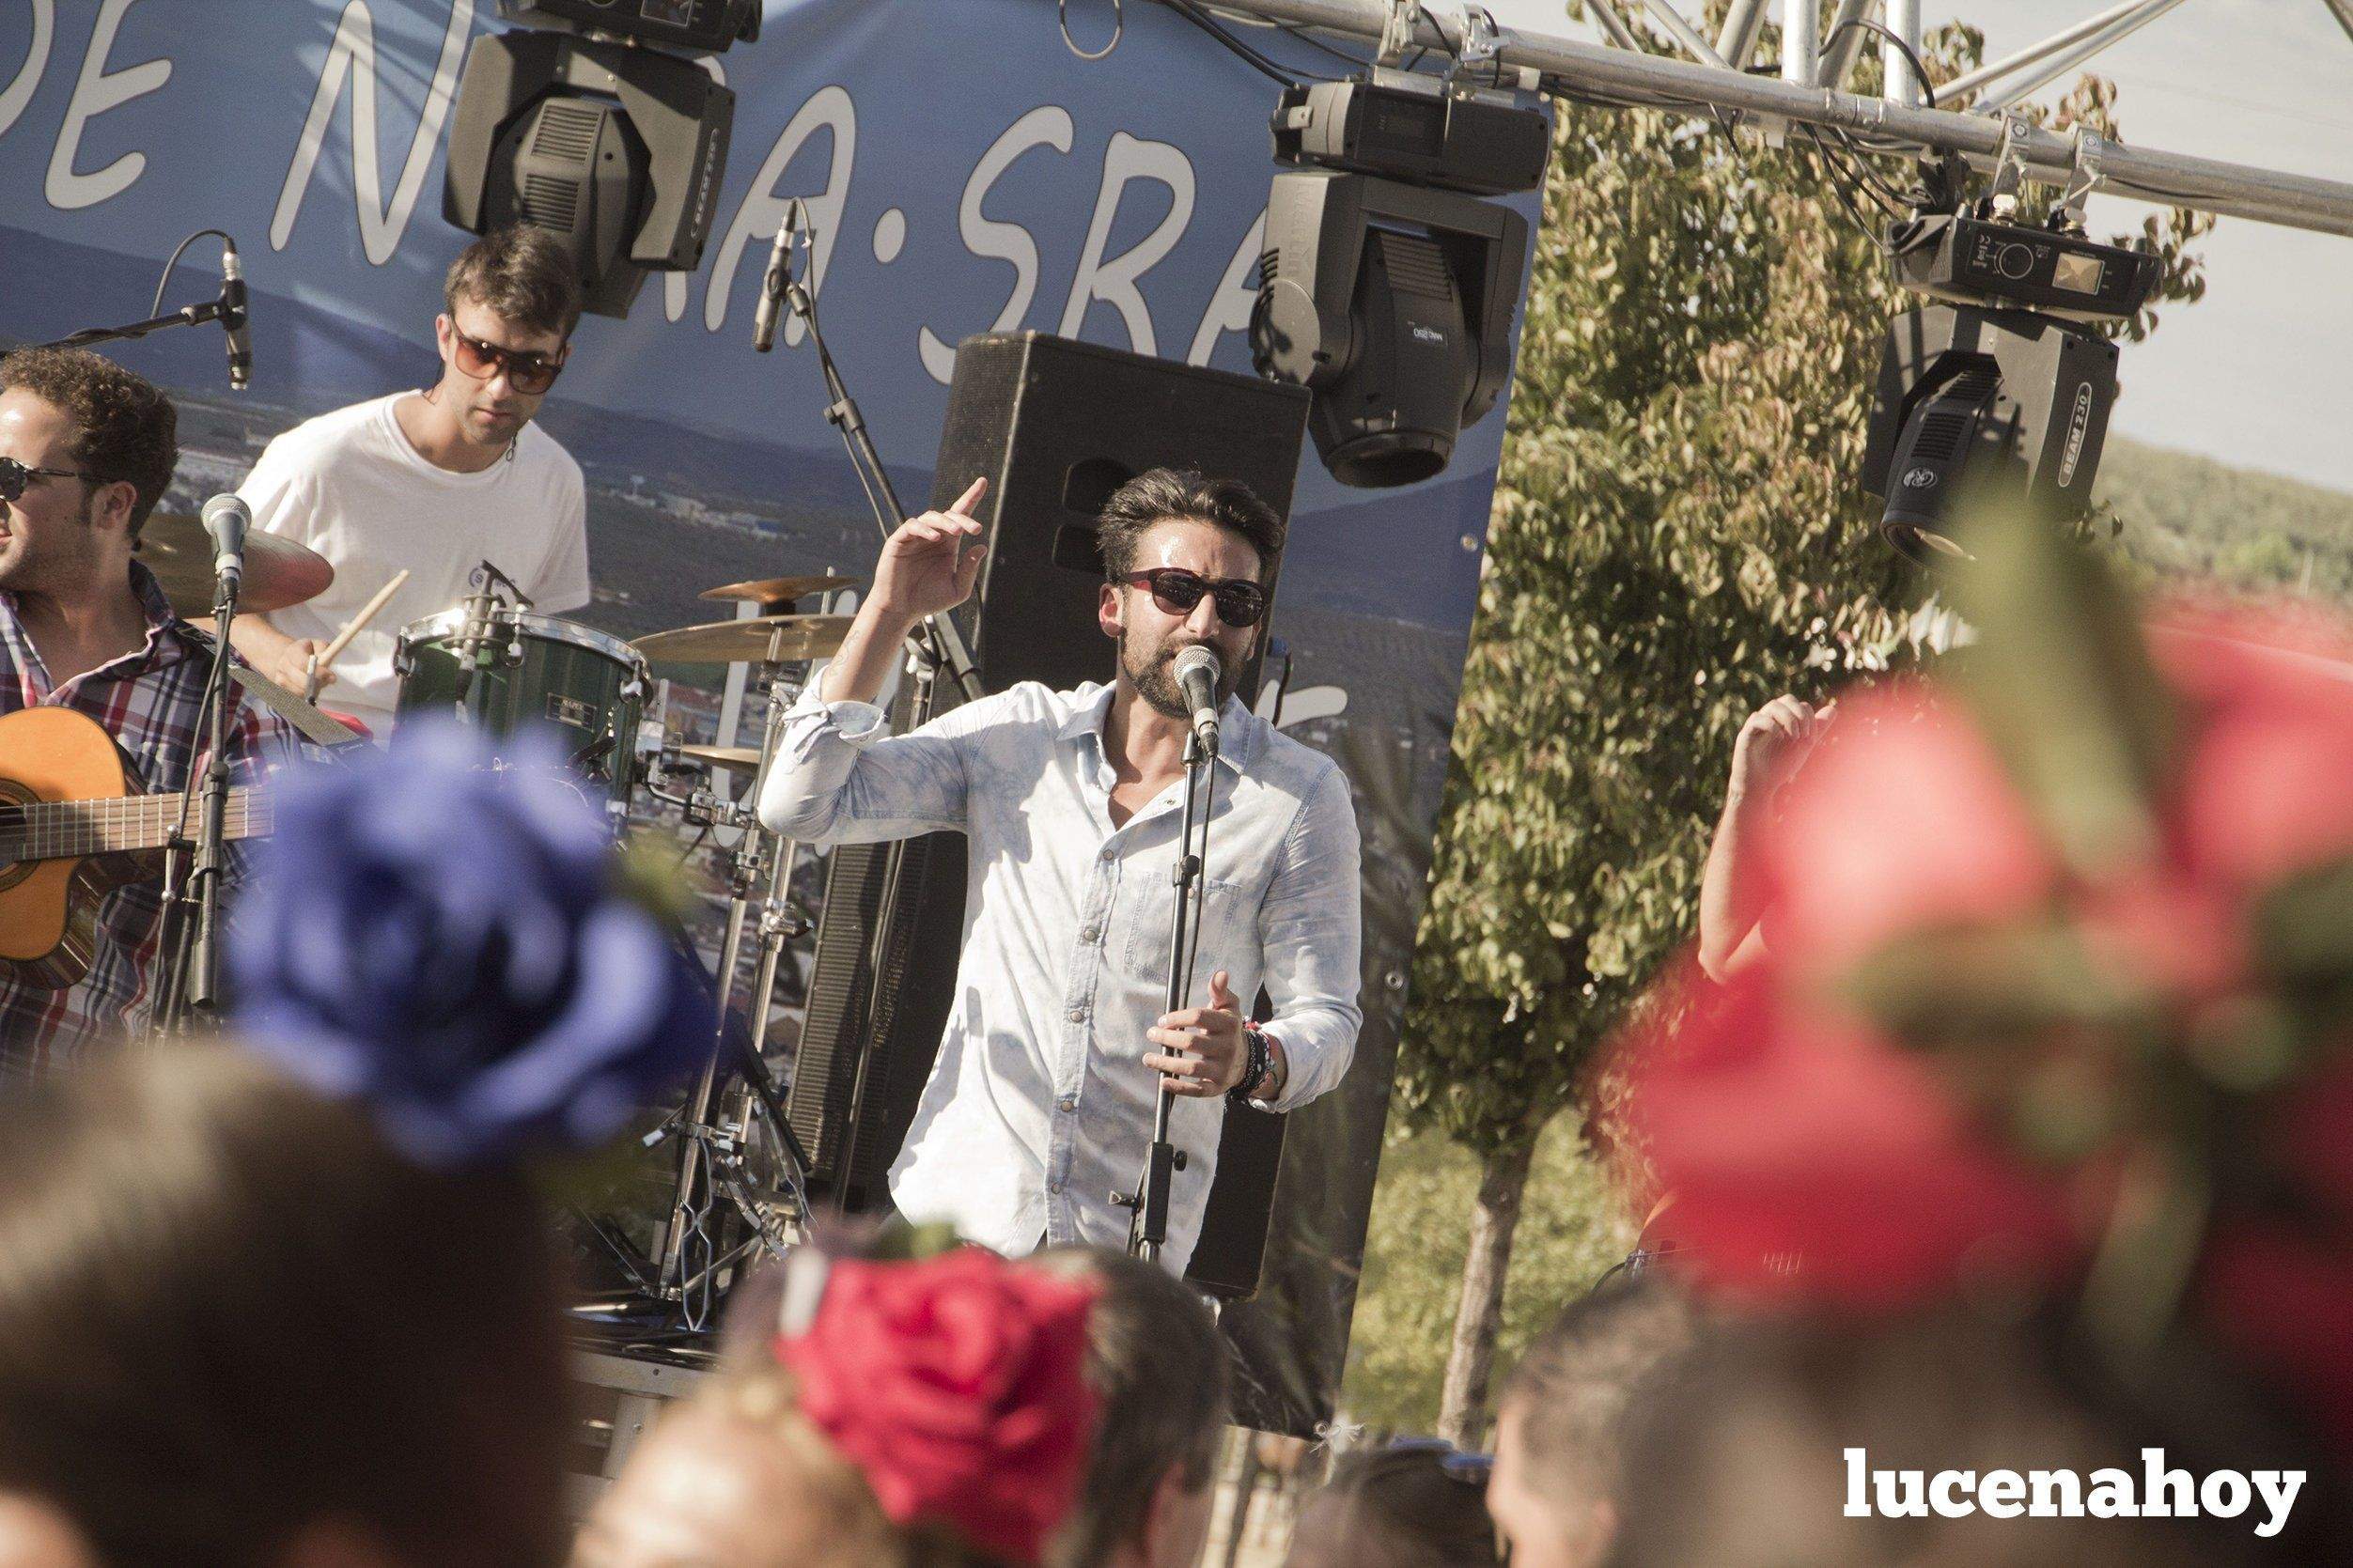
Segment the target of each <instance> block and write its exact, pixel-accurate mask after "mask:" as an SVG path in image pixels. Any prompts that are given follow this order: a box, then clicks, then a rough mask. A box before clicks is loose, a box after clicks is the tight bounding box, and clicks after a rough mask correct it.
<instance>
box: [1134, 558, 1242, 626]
mask: <svg viewBox="0 0 2353 1568" xmlns="http://www.w3.org/2000/svg"><path fill="white" fill-rule="evenodd" d="M1120 581H1121V582H1125V583H1127V584H1128V586H1129V587H1130V588H1149V589H1150V590H1152V602H1153V603H1154V604H1157V605H1159V606H1160V607H1161V609H1162V610H1164V611H1166V612H1167V613H1170V614H1172V615H1190V614H1192V607H1193V606H1194V605H1196V604H1199V603H1200V602H1201V596H1202V595H1204V594H1209V595H1212V596H1214V597H1215V598H1216V599H1217V618H1218V619H1219V620H1221V621H1223V622H1224V623H1225V624H1226V625H1227V626H1256V625H1257V624H1258V621H1259V619H1260V617H1262V616H1263V615H1265V614H1266V613H1267V591H1266V590H1265V589H1264V588H1261V587H1260V586H1258V584H1256V583H1255V582H1252V581H1250V579H1248V578H1246V577H1228V578H1223V579H1221V580H1220V581H1218V582H1210V581H1209V580H1208V578H1206V577H1203V576H1202V575H1201V574H1200V573H1198V572H1190V571H1187V570H1185V568H1184V567H1154V568H1153V569H1152V570H1150V571H1131V572H1130V573H1129V574H1128V575H1127V576H1126V577H1124V578H1122V579H1120Z"/></svg>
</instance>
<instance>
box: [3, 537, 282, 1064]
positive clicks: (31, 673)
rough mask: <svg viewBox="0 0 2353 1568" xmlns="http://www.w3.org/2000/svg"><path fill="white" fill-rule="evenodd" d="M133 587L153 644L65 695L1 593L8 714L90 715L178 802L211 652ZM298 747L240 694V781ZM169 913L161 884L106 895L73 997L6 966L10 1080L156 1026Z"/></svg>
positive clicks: (141, 781) (233, 744) (147, 586)
mask: <svg viewBox="0 0 2353 1568" xmlns="http://www.w3.org/2000/svg"><path fill="white" fill-rule="evenodd" d="M131 586H132V591H133V592H134V593H136V594H137V595H138V596H139V604H140V607H141V608H142V609H143V610H145V611H146V613H147V620H148V634H147V644H146V645H145V646H144V647H142V648H141V649H140V650H139V651H138V652H136V653H131V654H125V655H124V656H123V657H122V658H120V659H117V660H114V661H113V662H111V663H108V664H102V665H101V666H99V667H98V668H97V669H95V670H91V671H89V672H88V673H86V674H85V675H77V676H75V677H74V678H73V679H71V680H70V681H68V682H66V683H65V684H64V685H63V686H56V687H53V686H52V685H51V683H50V678H49V671H48V669H47V667H46V666H44V665H43V664H42V663H41V660H40V654H39V650H38V649H36V648H35V647H34V646H33V641H32V639H31V638H30V637H28V636H26V635H25V632H24V623H23V621H22V620H20V619H18V616H17V603H16V596H15V595H13V594H8V593H0V714H8V713H14V712H17V711H18V710H20V709H23V708H27V707H36V706H48V707H70V708H72V709H74V710H76V711H77V712H80V713H84V714H86V715H88V716H89V717H90V718H92V719H94V720H96V721H97V722H98V723H99V726H100V727H101V728H102V729H104V730H105V731H106V733H107V734H109V735H111V736H113V737H115V740H116V742H117V744H118V745H119V746H120V747H121V748H122V750H123V753H124V754H125V756H126V758H127V759H128V769H129V772H130V775H131V778H132V787H133V788H136V789H140V790H144V791H147V792H148V793H161V792H164V791H177V790H179V788H180V787H181V786H182V785H183V784H186V782H187V780H188V775H189V773H190V772H191V771H192V770H196V771H200V770H201V768H202V767H203V766H204V759H203V758H201V757H199V756H198V755H197V754H196V746H197V744H198V741H199V738H200V737H201V736H202V733H203V729H204V688H205V677H206V676H207V675H209V674H210V670H211V659H210V651H209V650H210V645H211V644H210V640H209V639H206V638H203V637H201V636H200V635H199V634H198V633H197V632H196V630H195V628H193V627H191V626H190V625H188V623H187V622H185V621H183V620H181V619H179V616H177V615H175V614H173V613H172V608H171V606H170V604H168V603H167V602H166V601H165V600H164V593H163V590H162V589H161V588H159V587H158V586H157V585H156V582H155V578H154V576H153V574H152V573H150V572H149V571H148V569H147V567H143V566H141V565H139V564H138V563H136V562H133V563H132V567H131ZM299 744H300V742H299V737H297V736H296V734H295V732H294V731H293V729H292V728H291V727H290V726H289V725H288V724H287V722H286V721H284V720H283V719H280V718H279V717H278V716H277V715H276V714H274V713H272V712H270V711H269V710H268V709H267V708H263V707H260V706H257V705H256V704H255V703H254V702H253V701H252V700H251V699H250V698H248V697H246V696H245V695H244V694H243V693H242V691H241V692H240V693H239V695H238V704H237V707H236V708H235V710H234V724H233V728H232V731H231V739H230V743H229V754H230V758H231V763H232V766H233V767H234V768H236V769H237V771H238V773H239V774H240V776H241V777H242V778H244V779H247V780H250V779H251V778H252V777H253V776H254V774H255V772H256V770H257V768H262V767H266V766H270V765H274V764H275V763H278V762H281V761H288V760H291V759H293V758H294V757H296V756H298V755H299V754H300V753H299V751H298V750H297V748H298V746H299ZM7 772H8V758H6V757H4V756H0V776H5V775H6V773H7ZM231 848H232V851H234V849H235V846H231ZM241 870H242V864H241V858H240V857H239V856H238V855H237V854H235V853H232V854H231V855H230V856H229V859H228V862H227V871H228V878H229V880H228V884H227V885H228V886H234V883H235V879H236V877H237V876H238V875H239V873H240V871H241ZM162 914H163V888H162V886H161V884H160V882H156V881H148V882H137V883H133V884H132V885H131V886H128V887H122V888H117V889H116V890H115V891H114V892H112V893H108V894H107V895H106V896H105V898H104V899H102V900H101V902H100V904H99V906H98V924H97V930H96V932H95V937H96V940H95V942H94V944H93V945H94V948H95V953H94V955H93V957H92V959H91V963H90V971H89V973H88V974H87V975H86V976H84V977H83V979H82V980H81V982H80V983H79V984H77V985H74V986H69V987H67V988H65V989H63V990H53V989H49V988H47V987H44V986H35V985H31V984H28V983H27V982H25V981H24V980H23V978H21V977H20V976H19V975H18V974H16V973H15V972H13V971H12V970H9V969H8V967H7V966H5V965H0V1081H8V1080H13V1079H25V1078H30V1077H33V1076H35V1075H37V1074H39V1073H42V1072H45V1071H46V1070H48V1069H49V1068H50V1067H52V1066H55V1065H58V1064H62V1063H69V1062H70V1061H72V1060H73V1057H74V1055H75V1054H76V1053H77V1052H78V1051H79V1050H80V1049H81V1048H84V1047H85V1046H87V1045H90V1044H92V1043H93V1042H100V1041H105V1040H110V1039H114V1038H117V1037H119V1036H121V1035H124V1034H128V1033H132V1032H136V1031H137V1030H139V1029H140V1028H142V1027H143V1026H144V1025H145V1024H146V1022H147V1020H148V1013H149V1011H150V1009H151V1007H152V1004H153V997H152V986H151V984H150V982H151V981H152V979H153V978H154V976H153V972H152V971H153V970H154V967H155V953H156V945H157V942H158V939H159V938H160V936H161V926H162V924H163V923H162Z"/></svg>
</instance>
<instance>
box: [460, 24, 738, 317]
mask: <svg viewBox="0 0 2353 1568" xmlns="http://www.w3.org/2000/svg"><path fill="white" fill-rule="evenodd" d="M573 12H597V13H599V19H598V23H597V27H596V29H595V30H594V31H586V30H583V31H581V32H579V33H578V35H577V36H575V34H574V33H573V32H569V31H551V30H547V29H549V28H551V27H553V26H555V25H557V24H570V25H574V26H578V27H581V28H583V29H584V28H585V26H586V24H585V23H576V22H575V21H574V19H573V17H572V16H571V14H570V13H573ZM505 14H506V15H507V16H508V17H509V18H511V19H514V20H519V21H522V22H524V23H529V24H530V25H531V26H533V27H534V28H535V29H538V30H533V31H525V32H506V33H490V34H485V35H484V36H483V37H481V38H479V39H475V43H474V47H473V50H472V52H471V53H470V54H467V56H466V68H465V73H464V75H463V77H462V78H461V79H460V84H459V87H458V103H457V108H456V112H455V113H454V114H453V115H452V116H451V119H450V129H449V161H448V173H447V177H446V179H445V180H444V184H443V188H442V215H443V216H444V218H446V219H447V220H448V221H449V222H450V223H452V224H455V225H457V226H458V227H460V228H463V229H469V230H471V231H473V232H474V233H476V234H484V233H488V232H489V231H490V230H491V229H493V228H498V227H501V226H503V225H507V224H515V223H524V224H531V225H535V226H537V227H539V228H544V229H546V230H548V231H549V232H550V233H552V234H553V235H555V236H556V237H557V238H558V239H560V240H562V241H564V242H565V244H566V247H567V248H568V249H569V251H570V252H571V256H572V260H573V263H574V264H575V265H576V266H577V267H578V268H579V269H580V279H581V287H582V290H583V294H584V305H585V307H586V308H587V309H588V310H590V311H592V312H594V313H595V314H597V315H600V316H613V317H624V316H627V315H628V314H629V309H630V305H631V302H632V301H634V300H635V299H636V297H637V290H638V288H639V287H641V286H642V285H643V284H644V283H645V281H646V275H647V273H648V272H693V270H694V269H695V268H696V267H698V266H700V265H701V264H702V259H703V246H704V244H705V243H706V242H707V241H709V238H710V229H711V221H712V216H713V214H714V212H715V211H716V210H717V208H718V201H719V185H720V180H721V179H723V178H724V177H725V174H726V169H727V137H728V132H729V129H730V127H731V125H732V124H733V122H734V118H735V94H734V93H733V92H731V91H729V90H728V89H727V88H726V87H724V86H722V85H720V84H719V83H718V82H717V81H716V80H715V79H714V78H713V77H712V76H711V75H710V73H709V72H708V71H706V70H703V69H702V68H701V67H700V66H698V65H696V64H695V63H694V62H693V60H691V59H688V58H686V57H684V56H682V55H680V54H665V53H662V51H661V50H659V49H654V48H649V47H645V46H644V44H645V41H647V40H652V41H667V42H673V43H676V44H678V46H679V47H681V48H684V49H688V50H690V51H693V52H695V53H704V54H709V53H713V52H716V51H717V50H720V49H725V48H726V47H727V45H728V43H730V42H732V41H734V40H735V39H740V38H750V37H752V36H754V35H756V33H757V31H758V27H759V8H758V6H757V5H756V3H754V4H751V5H750V8H749V9H748V11H747V10H744V9H743V8H742V0H725V3H724V4H723V3H722V0H628V3H624V0H601V3H600V0H532V3H528V4H516V3H514V0H507V4H506V7H505ZM747 16H748V18H749V21H748V23H747V22H746V21H745V20H744V19H745V18H746V17H747ZM663 22H668V23H671V24H672V25H670V27H669V28H668V30H667V31H662V30H659V29H658V28H657V27H656V24H657V23H663Z"/></svg>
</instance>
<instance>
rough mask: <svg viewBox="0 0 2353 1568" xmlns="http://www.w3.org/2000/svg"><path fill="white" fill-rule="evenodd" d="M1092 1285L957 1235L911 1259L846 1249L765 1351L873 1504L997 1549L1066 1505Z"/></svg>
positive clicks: (1025, 1542)
mask: <svg viewBox="0 0 2353 1568" xmlns="http://www.w3.org/2000/svg"><path fill="white" fill-rule="evenodd" d="M1097 1295H1098V1289H1097V1287H1095V1286H1094V1285H1092V1284H1090V1283H1087V1282H1084V1281H1073V1280H1067V1279H1060V1278H1056V1277H1053V1276H1051V1275H1047V1274H1044V1273H1042V1272H1039V1271H1036V1270H1034V1269H1023V1268H1017V1267H1015V1266H1014V1265H1011V1264H1008V1263H1006V1262H1005V1260H1004V1259H1002V1258H999V1257H997V1256H996V1255H995V1254H993V1253H990V1252H985V1251H982V1250H979V1249H977V1248H969V1247H968V1248H961V1249H958V1250H956V1251H953V1252H949V1253H946V1254H944V1255H943V1256H941V1257H937V1258H931V1259H927V1260H925V1261H923V1262H920V1263H867V1262H863V1261H859V1260H855V1259H845V1260H842V1261H839V1262H836V1263H835V1264H834V1265H833V1269H832V1271H831V1273H830V1274H829V1275H828V1276H827V1279H826V1285H825V1296H824V1299H823V1300H822V1301H821V1302H820V1303H819V1305H818V1312H817V1316H816V1318H815V1319H814V1320H813V1321H812V1322H811V1323H810V1325H809V1328H808V1331H807V1332H806V1333H804V1334H802V1335H799V1336H797V1337H789V1338H780V1339H779V1340H778V1341H777V1347H776V1348H777V1355H778V1356H779V1357H780V1358H782V1359H783V1360H784V1361H785V1363H786V1364H787V1366H789V1367H790V1368H791V1369H792V1371H793V1374H794V1375H795V1376H796V1377H797V1378H798V1380H799V1382H800V1403H801V1410H802V1413H803V1415H805V1416H807V1417H808V1419H809V1421H811V1422H812V1423H813V1424H815V1425H816V1427H817V1428H818V1431H820V1432H822V1433H823V1434H825V1436H826V1437H827V1439H828V1440H829V1441H831V1442H832V1443H833V1445H834V1448H835V1449H836V1450H837V1451H838V1452H840V1453H841V1454H842V1455H843V1456H844V1457H845V1458H847V1459H849V1461H850V1462H851V1463H852V1464H854V1465H856V1466H857V1467H858V1468H859V1469H860V1471H862V1472H863V1473H864V1474H865V1478H866V1483H867V1484H868V1485H870V1486H872V1487H873V1488H874V1495H875V1497H876V1498H877V1499H878V1500H879V1501H880V1503H881V1504H882V1511H883V1513H885V1514H888V1515H889V1516H890V1517H891V1518H892V1519H893V1520H895V1521H896V1522H897V1523H899V1524H901V1525H912V1524H916V1523H922V1522H935V1523H940V1524H943V1525H946V1526H947V1527H949V1528H950V1529H953V1530H955V1531H956V1532H957V1533H958V1535H960V1536H961V1537H962V1538H963V1539H964V1540H966V1541H968V1542H969V1543H971V1544H972V1545H975V1546H978V1547H980V1548H982V1549H983V1550H985V1551H988V1552H990V1553H993V1554H995V1555H996V1556H998V1557H1001V1558H1004V1559H1005V1560H1008V1561H1012V1562H1021V1563H1029V1562H1035V1561H1036V1560H1037V1559H1038V1555H1039V1553H1040V1551H1041V1550H1042V1549H1043V1547H1044V1545H1045V1542H1046V1539H1047V1537H1048V1536H1049V1535H1050V1534H1051V1533H1052V1531H1053V1529H1055V1528H1056V1527H1057V1526H1059V1525H1060V1524H1061V1523H1062V1521H1063V1520H1064V1519H1065V1518H1066V1517H1067V1515H1068V1514H1069V1512H1070V1509H1071V1505H1072V1504H1073V1502H1074V1501H1075V1500H1076V1498H1077V1497H1078V1489H1079V1483H1080V1481H1081V1479H1082V1477H1083V1473H1084V1471H1085V1467H1086V1457H1087V1452H1088V1447H1089V1445H1090V1444H1091V1443H1092V1441H1093V1439H1094V1433H1095V1411H1096V1401H1095V1394H1094V1390H1093V1389H1091V1388H1090V1387H1089V1386H1088V1384H1087V1381H1086V1376H1085V1365H1086V1345H1087V1337H1086V1323H1087V1312H1088V1310H1089V1308H1090V1307H1091V1306H1092V1305H1093V1303H1094V1301H1095V1297H1096V1296H1097Z"/></svg>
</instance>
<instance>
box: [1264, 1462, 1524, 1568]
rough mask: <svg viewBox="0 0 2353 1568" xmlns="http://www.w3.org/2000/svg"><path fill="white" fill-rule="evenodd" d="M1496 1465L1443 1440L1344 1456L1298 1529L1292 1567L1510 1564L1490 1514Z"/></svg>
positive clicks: (1468, 1567) (1416, 1567)
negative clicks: (1490, 1480)
mask: <svg viewBox="0 0 2353 1568" xmlns="http://www.w3.org/2000/svg"><path fill="white" fill-rule="evenodd" d="M1493 1464H1494V1462H1493V1460H1492V1459H1491V1458H1490V1457H1489V1456H1488V1455H1487V1454H1484V1453H1465V1452H1461V1451H1459V1450H1457V1449H1456V1448H1455V1447H1454V1446H1453V1445H1452V1444H1449V1443H1444V1442H1441V1441H1439V1440H1438V1439H1436V1438H1412V1437H1407V1438H1400V1439H1399V1440H1397V1441H1396V1442H1394V1443H1392V1444H1390V1445H1389V1446H1388V1447H1386V1448H1378V1449H1363V1450H1359V1451H1358V1452H1353V1453H1350V1454H1348V1455H1347V1456H1346V1457H1344V1458H1342V1459H1341V1460H1340V1461H1339V1463H1338V1464H1336V1465H1334V1466H1333V1467H1332V1475H1331V1478H1330V1479H1329V1480H1327V1481H1326V1482H1325V1483H1323V1485H1322V1486H1320V1487H1318V1488H1317V1490H1316V1491H1315V1492H1314V1493H1312V1494H1310V1495H1309V1497H1308V1498H1307V1500H1306V1502H1305V1503H1304V1504H1303V1505H1302V1506H1301V1509H1300V1512H1299V1518H1298V1521H1297V1522H1296V1523H1295V1524H1294V1525H1293V1526H1292V1527H1291V1550H1290V1555H1289V1556H1288V1557H1287V1558H1286V1559H1285V1562H1286V1565H1287V1568H1480V1565H1482V1564H1488V1563H1495V1562H1500V1561H1502V1560H1503V1558H1502V1554H1501V1553H1500V1552H1499V1550H1498V1549H1497V1543H1496V1537H1495V1522H1494V1520H1493V1519H1491V1518H1489V1517H1488V1512H1487V1500H1486V1493H1487V1483H1488V1473H1489V1471H1490V1470H1491V1469H1492V1467H1493Z"/></svg>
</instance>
